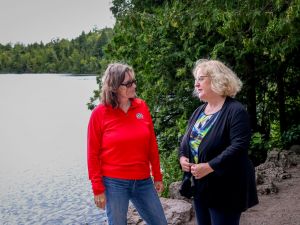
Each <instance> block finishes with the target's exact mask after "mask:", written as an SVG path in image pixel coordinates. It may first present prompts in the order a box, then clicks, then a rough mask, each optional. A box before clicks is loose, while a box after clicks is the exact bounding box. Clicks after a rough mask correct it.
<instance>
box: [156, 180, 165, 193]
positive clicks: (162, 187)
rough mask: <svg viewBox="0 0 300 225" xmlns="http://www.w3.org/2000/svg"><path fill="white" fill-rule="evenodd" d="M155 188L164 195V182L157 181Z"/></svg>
mask: <svg viewBox="0 0 300 225" xmlns="http://www.w3.org/2000/svg"><path fill="white" fill-rule="evenodd" d="M154 187H155V189H156V191H157V192H158V193H159V194H160V193H162V192H163V190H164V184H163V182H162V181H155V182H154Z"/></svg>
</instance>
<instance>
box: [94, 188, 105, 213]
mask: <svg viewBox="0 0 300 225" xmlns="http://www.w3.org/2000/svg"><path fill="white" fill-rule="evenodd" d="M94 202H95V204H96V206H97V207H98V208H100V209H104V208H105V205H106V197H105V194H104V192H103V193H102V194H100V195H94Z"/></svg>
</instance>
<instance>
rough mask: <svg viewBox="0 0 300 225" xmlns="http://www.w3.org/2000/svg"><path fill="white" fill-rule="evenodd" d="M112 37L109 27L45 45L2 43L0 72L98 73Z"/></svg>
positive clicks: (55, 40)
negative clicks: (104, 47) (104, 50)
mask: <svg viewBox="0 0 300 225" xmlns="http://www.w3.org/2000/svg"><path fill="white" fill-rule="evenodd" d="M111 36H112V29H110V28H105V29H103V30H93V31H92V32H89V33H87V34H85V33H84V32H82V34H81V35H80V36H79V37H78V38H75V39H73V40H71V41H69V40H66V39H62V40H59V39H54V40H52V41H51V42H50V43H47V44H45V45H44V44H43V43H40V44H38V43H34V44H29V45H28V46H25V45H23V44H15V45H14V46H12V45H11V44H7V45H5V46H4V45H1V44H0V62H1V63H0V73H73V74H97V73H100V71H101V64H100V61H101V60H102V58H103V56H104V53H103V50H102V48H103V46H104V45H105V44H106V43H107V42H108V41H109V40H110V39H111Z"/></svg>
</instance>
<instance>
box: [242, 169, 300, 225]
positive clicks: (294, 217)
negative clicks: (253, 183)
mask: <svg viewBox="0 0 300 225" xmlns="http://www.w3.org/2000/svg"><path fill="white" fill-rule="evenodd" d="M287 171H288V172H289V173H291V174H292V177H291V178H290V179H286V180H283V181H282V182H280V183H276V185H277V186H278V188H279V192H278V193H277V194H272V195H262V196H259V200H260V202H259V204H258V205H257V206H255V207H253V208H251V209H249V210H248V211H246V212H245V213H243V214H242V218H241V223H240V225H300V165H298V166H297V167H293V168H291V169H288V170H287Z"/></svg>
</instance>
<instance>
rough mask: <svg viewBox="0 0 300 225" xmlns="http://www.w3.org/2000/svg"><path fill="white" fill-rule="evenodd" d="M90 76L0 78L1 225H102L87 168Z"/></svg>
mask: <svg viewBox="0 0 300 225" xmlns="http://www.w3.org/2000/svg"><path fill="white" fill-rule="evenodd" d="M95 89H97V83H96V77H95V76H70V75H58V74H21V75H14V74H7V75H6V74H4V75H0V224H3V225H4V224H13V225H14V224H30V225H33V224H36V225H43V224H49V225H50V224H51V225H55V224H100V225H103V224H105V222H104V221H105V220H106V217H105V213H104V211H102V210H99V209H97V208H96V207H95V205H94V202H93V194H92V191H91V186H90V182H89V180H88V176H87V165H86V129H87V123H88V120H89V116H90V111H89V110H88V109H87V107H86V103H87V102H88V101H89V98H90V97H91V96H92V95H93V90H95Z"/></svg>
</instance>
